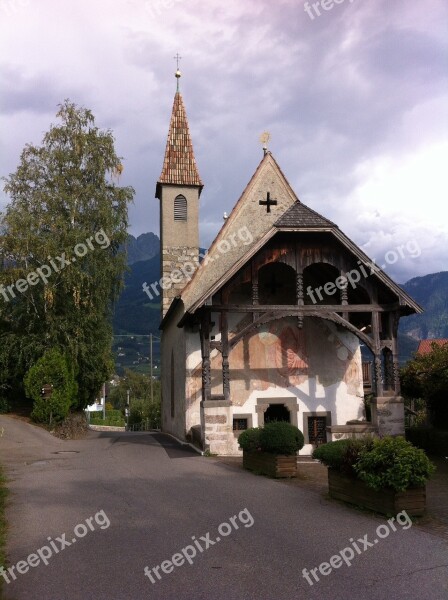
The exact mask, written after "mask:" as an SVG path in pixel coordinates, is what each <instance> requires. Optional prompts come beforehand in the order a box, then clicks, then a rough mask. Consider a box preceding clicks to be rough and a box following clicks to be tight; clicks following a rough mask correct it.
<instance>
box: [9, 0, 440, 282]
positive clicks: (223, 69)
mask: <svg viewBox="0 0 448 600" xmlns="http://www.w3.org/2000/svg"><path fill="white" fill-rule="evenodd" d="M305 4H306V3H304V2H303V1H302V0H275V1H274V0H226V1H225V2H222V1H221V0H114V1H113V2H111V1H110V0H76V2H74V1H70V2H67V1H66V0H65V1H64V0H39V1H38V2H37V1H31V0H0V57H1V58H0V64H1V83H0V85H1V96H0V128H1V134H2V135H1V136H0V158H1V169H0V171H1V174H2V175H6V174H8V173H10V172H12V171H14V169H15V167H16V165H17V163H18V160H19V156H20V152H21V150H22V148H23V146H24V145H25V144H26V143H28V142H32V143H35V144H39V143H40V141H41V139H42V136H43V134H44V132H45V131H47V130H48V128H49V126H50V124H51V123H52V122H54V121H55V113H56V111H57V104H58V103H60V102H62V101H63V100H64V98H70V99H71V100H73V101H74V102H76V103H77V104H80V105H83V106H85V107H88V108H90V109H91V110H92V111H93V113H94V115H95V117H96V122H97V125H98V126H100V127H104V128H111V129H112V130H113V132H114V135H115V138H116V147H117V151H118V153H119V155H120V156H123V158H124V167H125V171H124V174H123V176H122V178H121V183H122V184H123V185H132V186H133V187H134V188H135V190H136V196H135V203H134V205H133V206H132V208H131V211H130V217H131V233H133V234H134V235H139V234H141V233H144V232H146V231H154V232H155V233H158V201H157V200H155V198H154V192H155V183H156V181H157V179H158V176H159V174H160V170H161V166H162V159H163V153H164V149H165V143H166V135H167V130H168V124H169V118H170V113H171V108H172V102H173V96H174V92H175V78H174V76H173V75H174V71H175V61H174V60H173V56H174V55H175V54H176V52H179V53H180V55H181V56H182V57H183V58H182V60H181V70H182V73H183V77H182V80H181V87H182V93H183V97H184V101H185V104H186V108H187V113H188V117H189V122H190V129H191V133H192V138H193V144H194V147H195V153H196V159H197V162H198V165H199V171H200V174H201V177H202V179H203V181H204V183H205V188H204V191H203V194H202V196H201V200H202V202H201V223H200V229H201V243H202V245H204V246H207V245H208V244H209V243H210V241H211V240H212V239H213V237H214V236H215V234H216V232H217V231H218V229H219V227H220V226H221V224H222V215H223V213H224V211H227V212H229V211H230V210H231V208H232V206H233V205H234V204H235V202H236V200H237V199H238V197H239V196H240V194H241V192H242V190H243V189H244V186H245V185H246V183H247V182H248V180H249V179H250V177H251V176H252V173H253V171H254V170H255V168H256V166H257V164H258V163H259V161H260V159H261V157H262V150H261V145H260V143H259V136H260V134H261V133H262V132H263V131H265V130H268V131H269V132H270V133H271V136H272V139H271V142H270V149H271V151H272V153H273V155H274V156H275V158H276V159H277V161H278V162H279V164H280V166H281V167H282V169H283V171H284V173H285V174H286V176H287V177H288V179H289V181H290V183H291V185H292V186H293V188H294V189H295V191H296V193H297V195H298V196H299V198H300V200H301V201H302V202H304V203H305V204H307V205H308V206H310V207H311V208H313V209H315V210H317V211H318V212H321V213H323V214H324V215H325V216H326V217H328V218H330V219H331V220H333V221H335V222H336V223H337V224H338V225H339V226H340V228H341V229H342V231H344V232H345V233H346V234H347V235H349V237H351V238H352V239H353V240H354V241H355V242H356V243H357V244H358V245H360V246H362V247H363V249H364V250H365V251H366V252H367V254H369V255H370V257H371V258H375V259H376V261H377V262H378V263H379V264H385V263H386V262H388V263H389V264H388V265H387V270H388V272H389V273H390V274H391V275H392V276H393V277H395V278H396V279H397V280H398V281H399V282H404V281H406V280H407V279H409V278H410V277H412V276H415V275H423V274H427V273H432V272H437V271H442V270H448V261H447V258H448V183H447V179H448V175H447V173H448V164H447V162H448V161H447V158H448V136H447V132H448V118H447V117H448V84H447V64H448V61H447V59H448V53H447V41H448V25H447V23H448V8H447V4H446V1H445V0H425V1H424V2H423V1H417V0H339V1H338V3H336V2H334V3H333V2H332V0H320V3H319V4H316V2H314V1H313V2H312V4H314V5H315V8H314V9H313V8H311V7H310V8H309V9H308V12H309V14H308V13H307V12H306V11H305ZM322 4H323V5H325V6H326V7H327V9H328V10H324V8H323V7H322ZM6 202H7V198H6V196H5V195H4V194H3V193H2V194H1V195H0V208H2V207H4V205H5V204H6ZM400 246H402V251H401V252H399V253H398V254H401V257H400V258H399V259H398V260H396V262H395V258H394V252H395V253H397V251H396V249H397V248H398V247H400ZM416 247H418V248H419V249H420V250H421V254H420V256H419V257H416V255H417V254H419V252H416V251H415V248H416ZM385 257H386V258H385ZM392 262H395V264H390V263H392Z"/></svg>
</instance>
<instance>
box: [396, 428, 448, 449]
mask: <svg viewBox="0 0 448 600" xmlns="http://www.w3.org/2000/svg"><path fill="white" fill-rule="evenodd" d="M406 439H407V440H408V441H409V442H411V443H412V444H414V446H417V447H418V448H422V449H423V450H425V451H426V452H428V454H434V455H435V456H448V431H442V430H440V429H434V428H432V427H410V428H409V429H406Z"/></svg>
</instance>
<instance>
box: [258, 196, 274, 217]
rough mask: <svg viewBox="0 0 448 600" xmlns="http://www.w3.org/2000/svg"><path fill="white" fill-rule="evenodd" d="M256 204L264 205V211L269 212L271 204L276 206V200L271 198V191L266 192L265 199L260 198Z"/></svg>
mask: <svg viewBox="0 0 448 600" xmlns="http://www.w3.org/2000/svg"><path fill="white" fill-rule="evenodd" d="M258 204H259V205H260V206H266V212H267V213H270V212H271V206H277V200H272V198H271V192H268V193H267V194H266V200H260V201H259V202H258Z"/></svg>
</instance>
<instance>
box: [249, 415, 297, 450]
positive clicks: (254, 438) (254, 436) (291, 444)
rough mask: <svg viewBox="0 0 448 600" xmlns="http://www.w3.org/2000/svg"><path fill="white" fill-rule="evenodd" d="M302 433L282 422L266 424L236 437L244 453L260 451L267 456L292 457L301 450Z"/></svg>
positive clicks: (293, 426) (289, 424)
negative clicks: (280, 455)
mask: <svg viewBox="0 0 448 600" xmlns="http://www.w3.org/2000/svg"><path fill="white" fill-rule="evenodd" d="M304 441H305V440H304V437H303V434H302V432H301V431H300V430H299V429H298V428H297V427H295V425H291V423H286V422H284V421H274V422H272V423H266V424H265V426H264V427H251V428H249V429H246V430H245V431H243V432H242V433H241V434H240V435H239V437H238V444H239V445H240V447H241V448H242V449H243V450H245V451H246V452H255V451H257V450H261V451H262V452H268V453H269V454H284V455H287V456H292V455H293V454H295V453H296V452H297V451H298V450H300V449H301V448H303V444H304Z"/></svg>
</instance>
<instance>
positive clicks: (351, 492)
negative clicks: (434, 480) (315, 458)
mask: <svg viewBox="0 0 448 600" xmlns="http://www.w3.org/2000/svg"><path fill="white" fill-rule="evenodd" d="M328 488H329V492H330V496H331V497H332V498H335V499H336V500H343V501H344V502H349V503H350V504H356V505H357V506H362V507H364V508H369V509H370V510H374V511H375V512H379V513H382V514H384V515H390V516H392V515H396V514H397V513H399V512H401V511H402V510H405V511H406V512H407V514H408V515H409V516H411V517H420V516H421V515H423V514H424V512H425V508H426V488H425V487H422V488H410V489H408V490H405V491H404V492H395V491H394V490H391V489H383V490H379V491H376V490H373V489H372V488H369V487H367V485H366V484H365V483H364V482H363V481H361V480H360V479H353V478H351V477H348V476H347V475H342V474H341V473H339V472H338V471H335V470H334V469H328Z"/></svg>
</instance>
